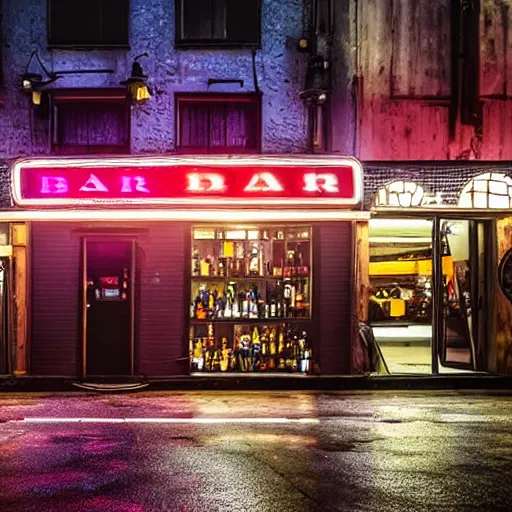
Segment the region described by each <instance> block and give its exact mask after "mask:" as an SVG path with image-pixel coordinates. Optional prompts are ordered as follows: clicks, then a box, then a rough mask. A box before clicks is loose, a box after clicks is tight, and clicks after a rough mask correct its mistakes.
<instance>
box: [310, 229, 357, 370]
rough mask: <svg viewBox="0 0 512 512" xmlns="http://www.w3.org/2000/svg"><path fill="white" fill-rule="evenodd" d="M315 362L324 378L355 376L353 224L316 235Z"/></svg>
mask: <svg viewBox="0 0 512 512" xmlns="http://www.w3.org/2000/svg"><path fill="white" fill-rule="evenodd" d="M313 244H314V247H313V251H314V252H313V265H314V267H313V288H314V290H313V318H314V322H315V342H314V350H315V354H316V355H315V360H316V361H317V362H319V365H320V373H322V374H349V373H350V372H351V340H352V332H353V324H352V297H353V283H352V277H353V276H352V224H351V223H350V222H337V223H324V224H321V225H317V226H315V228H314V232H313Z"/></svg>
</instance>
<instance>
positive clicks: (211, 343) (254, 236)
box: [189, 226, 312, 372]
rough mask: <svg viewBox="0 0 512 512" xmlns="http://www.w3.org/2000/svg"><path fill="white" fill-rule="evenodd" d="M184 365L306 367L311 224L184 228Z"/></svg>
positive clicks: (304, 369) (220, 368) (197, 369)
mask: <svg viewBox="0 0 512 512" xmlns="http://www.w3.org/2000/svg"><path fill="white" fill-rule="evenodd" d="M191 256H192V261H191V304H190V339H189V350H190V361H191V371H192V372H204V371H221V372H263V371H284V372H307V371H309V368H310V361H311V359H312V351H311V342H312V340H311V326H310V324H311V292H312V289H311V259H312V258H311V227H309V226H299V227H285V226H278V227H275V226H266V227H264V226H257V227H240V226H236V227H220V228H217V227H210V226H206V227H205V226H197V227H194V228H193V230H192V254H191Z"/></svg>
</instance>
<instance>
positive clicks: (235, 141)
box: [176, 94, 261, 154]
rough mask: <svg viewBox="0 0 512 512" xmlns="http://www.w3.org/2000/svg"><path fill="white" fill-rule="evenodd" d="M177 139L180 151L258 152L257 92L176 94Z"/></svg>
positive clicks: (258, 108) (259, 104) (259, 145)
mask: <svg viewBox="0 0 512 512" xmlns="http://www.w3.org/2000/svg"><path fill="white" fill-rule="evenodd" d="M176 104H177V105H176V106H177V108H176V111H177V123H176V130H177V134H176V139H177V149H178V151H179V152H180V153H216V154H229V153H231V154H236V153H259V152H260V147H261V140H260V138H261V133H260V132H261V129H260V125H261V122H260V117H261V116H260V111H261V97H260V95H259V94H179V95H177V96H176Z"/></svg>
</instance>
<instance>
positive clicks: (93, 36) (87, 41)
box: [47, 0, 130, 48]
mask: <svg viewBox="0 0 512 512" xmlns="http://www.w3.org/2000/svg"><path fill="white" fill-rule="evenodd" d="M129 19H130V0H47V20H48V46H49V47H50V48H70V47H72V48H102V47H103V48H116V47H118V48H128V46H129Z"/></svg>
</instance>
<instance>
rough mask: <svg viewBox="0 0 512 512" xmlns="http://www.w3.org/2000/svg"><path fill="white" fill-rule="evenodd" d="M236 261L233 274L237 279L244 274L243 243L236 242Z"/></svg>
mask: <svg viewBox="0 0 512 512" xmlns="http://www.w3.org/2000/svg"><path fill="white" fill-rule="evenodd" d="M234 253H235V259H234V261H233V270H232V274H233V276H235V277H240V276H242V275H243V274H244V260H245V250H244V244H243V242H235V249H234Z"/></svg>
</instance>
